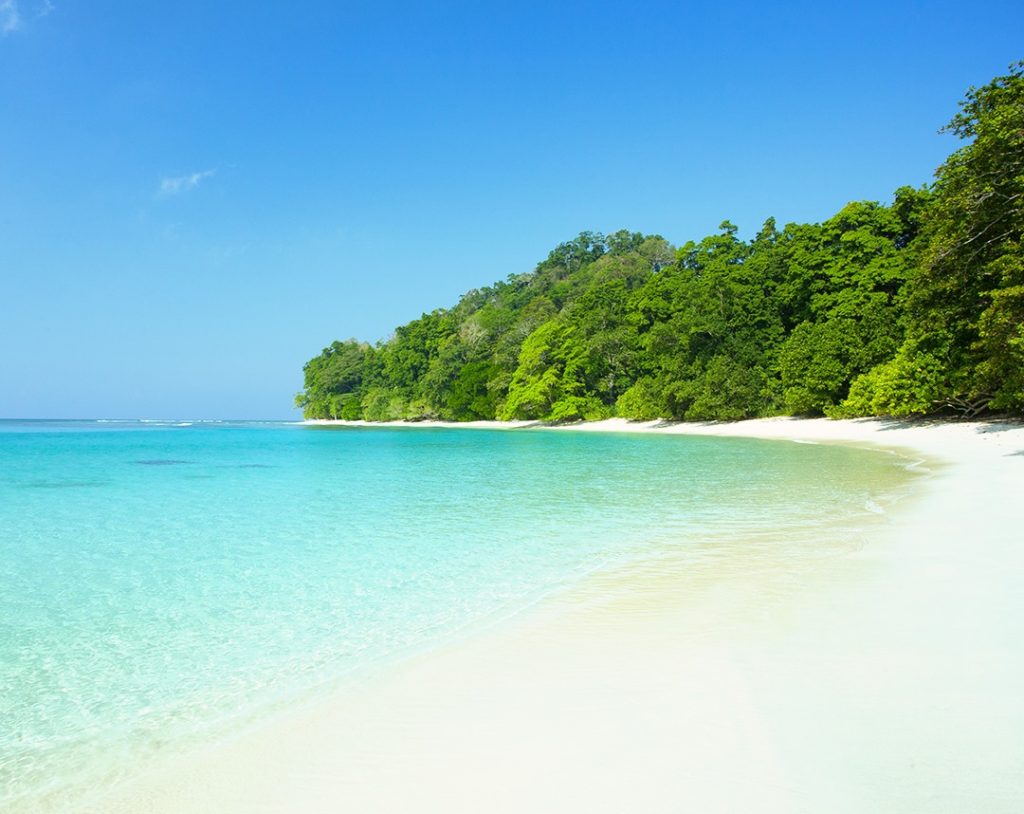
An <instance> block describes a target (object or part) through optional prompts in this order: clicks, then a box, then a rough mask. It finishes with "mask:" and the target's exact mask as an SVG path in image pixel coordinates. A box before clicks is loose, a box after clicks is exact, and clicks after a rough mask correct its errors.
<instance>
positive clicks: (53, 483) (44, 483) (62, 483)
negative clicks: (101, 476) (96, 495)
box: [21, 480, 107, 489]
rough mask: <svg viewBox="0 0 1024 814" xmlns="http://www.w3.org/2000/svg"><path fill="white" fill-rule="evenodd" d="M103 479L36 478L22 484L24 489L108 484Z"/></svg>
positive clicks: (78, 487)
mask: <svg viewBox="0 0 1024 814" xmlns="http://www.w3.org/2000/svg"><path fill="white" fill-rule="evenodd" d="M106 485H107V482H106V481H102V480H36V481H31V482H29V483H25V484H21V487H22V488H23V489H83V488H84V489H88V488H91V487H94V486H106Z"/></svg>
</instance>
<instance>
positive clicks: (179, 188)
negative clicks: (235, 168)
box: [160, 170, 216, 195]
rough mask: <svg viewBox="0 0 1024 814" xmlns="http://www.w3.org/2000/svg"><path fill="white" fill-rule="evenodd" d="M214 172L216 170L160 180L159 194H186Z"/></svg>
mask: <svg viewBox="0 0 1024 814" xmlns="http://www.w3.org/2000/svg"><path fill="white" fill-rule="evenodd" d="M215 172H216V170H203V171H202V172H192V173H189V174H188V175H178V176H175V177H169V176H168V177H166V178H161V179H160V194H161V195H180V194H181V193H182V192H188V191H189V190H191V189H195V188H196V187H197V186H199V185H200V184H201V183H202V182H203V180H205V179H206V178H209V177H210V176H211V175H213V174H214V173H215Z"/></svg>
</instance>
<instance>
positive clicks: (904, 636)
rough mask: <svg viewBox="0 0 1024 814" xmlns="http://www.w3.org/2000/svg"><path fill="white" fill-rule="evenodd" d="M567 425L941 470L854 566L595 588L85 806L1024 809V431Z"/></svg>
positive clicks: (772, 424) (728, 564)
mask: <svg viewBox="0 0 1024 814" xmlns="http://www.w3.org/2000/svg"><path fill="white" fill-rule="evenodd" d="M480 425H481V424H478V426H480ZM482 425H483V426H491V425H490V424H487V423H482ZM417 426H423V425H422V424H419V425H417ZM501 426H503V427H504V428H512V427H510V426H509V425H501ZM523 426H524V425H522V424H521V425H519V428H522V427H523ZM572 429H573V430H577V431H631V432H635V431H642V432H663V433H699V434H713V435H736V436H750V437H759V438H778V439H787V440H800V441H812V442H821V443H852V444H858V445H881V446H887V447H898V448H902V449H907V450H913V451H915V453H916V454H918V455H920V456H921V457H922V458H925V459H926V460H927V461H928V464H929V465H934V464H938V465H937V466H934V468H933V472H934V474H933V475H932V476H931V477H929V478H927V479H923V480H922V482H921V488H920V494H918V495H916V496H915V497H913V498H912V499H908V500H906V501H904V503H903V504H901V505H900V506H899V507H898V510H897V511H895V512H894V513H893V515H892V517H891V522H890V523H888V525H884V524H879V526H878V527H877V528H875V529H873V530H872V531H871V533H870V539H867V540H865V545H864V546H863V547H862V548H861V549H860V550H857V551H850V552H848V553H844V554H843V555H842V556H837V557H834V558H831V559H828V560H826V561H824V562H822V563H818V564H815V565H814V566H813V567H808V566H807V565H806V564H801V563H793V562H786V561H782V560H780V561H779V562H775V563H767V564H766V563H765V562H763V561H761V562H759V563H758V564H757V566H756V567H753V566H752V565H751V563H750V562H749V561H747V560H745V559H744V557H743V556H742V552H738V553H735V555H730V556H723V557H721V558H719V559H716V560H715V561H714V562H712V563H709V564H708V566H707V567H706V568H702V567H694V565H693V563H690V564H689V565H688V569H687V570H677V571H673V570H672V569H671V568H666V567H665V564H664V563H660V564H659V565H658V567H657V568H653V567H645V566H644V565H643V564H642V563H641V564H638V565H636V566H634V567H632V568H630V569H627V570H625V571H619V572H615V573H602V574H597V575H594V576H593V577H591V578H588V579H587V580H585V581H584V582H583V583H582V584H580V585H578V586H576V587H575V588H574V589H572V590H571V591H569V592H568V593H567V594H565V595H562V596H559V597H556V598H554V599H552V600H550V601H547V602H545V603H543V604H542V605H541V606H539V607H537V608H535V609H534V610H532V611H529V612H526V613H523V614H521V615H519V616H517V617H515V618H514V619H512V620H508V621H506V622H504V623H502V624H500V625H496V626H495V627H494V628H493V629H491V630H489V631H486V632H485V633H483V634H481V635H478V636H475V637H472V638H470V639H468V640H466V641H461V642H457V643H454V644H452V645H450V646H448V647H446V648H444V649H442V650H439V651H435V652H432V653H429V654H425V655H422V656H419V657H416V658H414V659H411V660H410V661H408V662H407V663H405V664H404V665H402V666H400V667H398V668H397V669H394V670H392V671H390V672H389V673H388V674H387V676H386V677H384V678H382V679H381V680H380V681H377V682H374V683H373V684H372V686H366V685H363V686H360V687H358V688H350V689H348V690H346V691H345V692H340V693H338V694H337V695H336V696H335V697H332V698H329V699H327V700H325V701H324V700H321V701H318V702H317V703H315V704H310V705H307V706H306V707H304V708H302V709H297V710H292V711H289V712H288V713H286V714H282V715H280V716H278V717H277V718H275V719H274V720H272V721H269V722H267V723H266V724H265V725H263V726H261V727H260V728H258V729H255V730H252V731H249V732H246V733H245V734H243V735H241V736H239V737H237V738H235V739H233V740H231V741H229V742H226V743H221V744H218V745H217V746H216V747H214V748H210V749H207V750H205V751H203V752H201V753H198V754H190V755H185V756H182V757H181V758H179V759H176V760H174V761H172V762H170V763H168V764H167V765H164V766H161V767H159V768H158V769H155V770H153V771H151V772H149V773H147V774H146V775H145V776H143V777H141V778H139V779H138V780H136V781H134V782H132V783H131V784H129V785H127V786H125V787H123V788H120V789H118V790H116V792H115V793H114V794H112V795H111V796H110V797H109V798H107V799H105V800H103V801H101V802H100V803H97V805H96V807H95V808H94V809H92V810H94V811H97V812H100V811H102V812H193V811H196V812H198V811H203V812H205V811H215V812H343V811H353V812H370V811H372V812H377V811H389V812H390V811H395V812H398V811H402V812H408V811H444V812H450V811H467V812H469V811H472V812H480V811H509V812H512V811H516V812H565V811H583V812H592V811H607V812H622V811H665V812H668V811H672V812H816V813H817V812H832V813H834V812H929V813H934V812H986V814H992V813H993V812H1019V811H1022V810H1024V737H1022V735H1021V733H1022V732H1024V691H1022V688H1024V589H1022V587H1021V586H1022V585H1024V550H1022V544H1024V425H1020V424H966V423H963V424H942V423H937V424H906V423H900V422H885V421H876V420H865V421H839V422H835V421H826V420H820V421H818V420H793V419H768V420H759V421H749V422H739V423H735V424H703V425H663V424H657V423H651V424H647V425H637V424H627V423H626V422H622V421H616V420H611V421H606V422H598V423H595V424H590V425H578V426H576V427H573V428H572ZM553 431H563V429H561V428H559V429H557V430H553Z"/></svg>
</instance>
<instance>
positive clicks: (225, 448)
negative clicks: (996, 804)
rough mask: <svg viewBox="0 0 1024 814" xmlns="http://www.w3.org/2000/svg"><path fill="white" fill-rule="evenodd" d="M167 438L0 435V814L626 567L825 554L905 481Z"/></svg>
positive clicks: (607, 440) (704, 443) (490, 441)
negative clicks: (829, 531) (763, 542)
mask: <svg viewBox="0 0 1024 814" xmlns="http://www.w3.org/2000/svg"><path fill="white" fill-rule="evenodd" d="M185 423H187V422H169V421H159V420H150V421H145V422H143V421H123V422H122V421H104V422H96V421H89V422H0V720H2V721H3V727H2V728H0V810H5V811H7V810H14V809H17V808H19V807H20V808H23V809H24V810H41V809H42V808H43V807H44V806H45V805H51V806H52V805H58V804H65V805H70V804H71V803H72V802H73V801H74V800H75V799H76V797H77V796H78V795H81V794H84V793H86V792H88V790H89V789H90V788H91V787H95V786H96V785H97V784H100V783H108V782H110V781H111V779H112V778H114V777H115V776H116V775H117V773H118V772H120V771H123V769H124V767H125V766H137V765H139V763H140V762H142V761H144V759H145V758H146V756H147V755H157V754H160V753H161V752H162V751H165V750H167V749H168V748H175V747H176V746H178V745H180V744H183V743H188V742H191V741H194V740H201V739H204V738H209V737H213V736H215V735H217V734H218V733H220V732H223V731H225V730H227V729H229V728H230V727H231V726H234V725H237V724H238V722H240V721H243V720H246V719H250V718H252V717H254V716H258V715H260V714H263V713H264V712H265V711H266V710H268V709H270V708H273V707H274V706H275V705H279V704H281V703H285V702H287V701H288V700H289V699H294V698H296V697H299V696H302V695H303V694H304V693H308V692H312V691H316V690H317V688H323V687H325V686H329V685H330V684H331V683H332V682H337V681H338V680H339V679H340V678H342V677H344V676H346V675H351V674H353V673H354V672H358V671H360V670H369V669H371V668H379V665H382V664H386V663H387V661H388V660H389V659H394V658H395V657H396V656H398V655H400V654H402V653H406V652H409V651H410V650H411V649H415V648H422V647H428V646H431V645H433V644H435V643H437V642H439V641H442V640H444V639H445V638H446V637H450V636H451V635H453V634H454V632H455V631H458V630H461V629H465V628H466V626H467V625H468V626H472V625H473V624H479V623H481V622H482V621H483V620H485V619H487V618H493V617H494V616H495V615H497V614H507V613H511V612H514V611H515V610H516V609H517V608H521V607H523V606H525V605H526V604H528V603H530V602H532V601H535V600H536V598H537V597H538V596H543V595H544V594H546V593H549V592H551V591H554V590H558V589H559V588H561V587H564V586H566V585H568V584H571V583H572V582H573V581H574V580H575V579H577V578H578V577H579V575H581V574H583V573H586V572H589V571H592V570H593V569H595V568H600V567H602V566H604V565H607V564H608V563H613V562H617V561H622V560H626V559H629V558H631V557H635V556H638V554H639V553H641V552H649V551H652V550H664V551H671V552H674V553H675V554H678V553H679V552H684V553H685V552H686V551H688V550H691V549H692V550H695V551H696V550H698V549H699V548H701V547H706V546H708V545H717V544H718V543H719V542H720V541H722V540H730V541H732V542H733V543H735V541H736V540H742V539H745V538H751V539H753V538H754V537H756V536H757V535H759V534H763V533H764V531H765V530H766V529H772V530H774V532H776V537H775V538H774V539H788V538H790V537H791V538H792V540H793V541H794V544H799V545H802V546H821V547H824V548H826V549H827V547H828V545H831V544H832V543H829V542H827V541H825V542H822V541H821V540H820V539H819V537H820V535H815V534H814V533H812V532H813V530H814V529H815V528H820V524H821V523H822V521H823V520H825V519H829V520H831V521H834V522H835V521H838V524H839V526H840V527H841V526H842V524H843V523H846V524H847V525H849V526H850V527H851V528H853V527H856V526H857V524H858V523H860V522H861V521H862V518H864V517H865V516H866V515H871V513H872V512H874V511H875V510H876V508H880V507H882V506H883V505H884V504H885V502H886V501H887V500H889V499H891V497H892V495H893V494H895V493H896V492H897V491H898V489H899V487H900V486H901V484H904V483H905V482H906V481H907V479H908V478H909V477H910V475H908V473H907V472H906V470H905V467H904V466H903V463H904V462H902V461H901V459H899V458H897V457H895V456H891V455H881V454H877V453H872V452H866V451H861V450H854V449H848V448H843V447H834V446H829V445H799V446H798V445H794V444H777V443H772V442H761V441H749V440H743V439H719V438H692V437H649V436H616V435H599V434H590V433H585V434H584V433H580V434H575V433H545V432H537V431H511V432H510V431H483V430H446V429H416V430H407V429H403V430H388V429H369V430H352V429H337V428H323V427H303V426H296V425H294V424H290V423H279V424H274V423H272V422H260V423H259V424H240V423H231V422H225V423H206V422H198V421H196V422H194V423H191V425H190V426H182V425H183V424H185ZM175 424H177V425H178V426H173V425H175ZM835 527H836V526H835V525H834V526H833V528H835ZM808 530H811V531H808ZM780 533H781V537H780V536H779V534H780Z"/></svg>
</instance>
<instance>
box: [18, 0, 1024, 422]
mask: <svg viewBox="0 0 1024 814" xmlns="http://www.w3.org/2000/svg"><path fill="white" fill-rule="evenodd" d="M762 8H763V7H762V6H754V5H753V4H741V5H740V6H737V7H731V8H729V9H722V8H720V7H718V6H714V5H712V4H710V3H702V4H697V5H694V6H690V7H688V8H686V9H679V8H676V7H673V6H671V5H670V4H661V3H648V4H644V5H643V6H642V7H640V8H637V7H635V6H629V7H626V6H616V5H613V4H602V5H600V6H594V5H593V4H590V5H586V6H584V5H582V4H570V5H566V6H562V7H560V8H558V9H556V10H546V9H544V10H542V9H541V8H540V7H539V6H535V5H529V6H522V5H516V6H514V7H513V6H496V7H493V8H488V9H480V8H477V7H473V6H472V5H471V4H456V5H454V6H450V7H445V8H443V9H425V8H422V7H417V6H414V5H411V4H397V5H395V6H389V7H388V8H386V9H380V8H376V7H370V6H355V7H351V8H345V9H339V8H336V7H335V6H334V5H333V4H329V3H314V4H312V5H311V6H309V7H307V8H304V9H303V10H302V12H301V13H293V14H291V15H290V16H283V17H282V16H281V15H276V14H274V13H272V12H270V11H265V10H261V9H252V8H249V7H248V6H241V5H240V4H238V5H234V4H227V5H224V6H220V7H217V8H207V7H205V6H204V5H203V4H199V3H185V4H177V5H176V6H175V7H174V8H173V9H171V8H168V9H157V10H151V9H150V10H143V9H138V8H128V9H125V8H120V7H116V6H115V5H114V4H109V3H108V4H99V5H97V4H90V5H88V6H86V5H85V4H82V3H74V2H68V3H64V2H53V3H49V2H42V0H40V2H30V1H29V0H17V2H13V1H12V2H8V3H5V4H3V5H2V6H0V32H2V33H0V98H3V99H4V101H5V105H6V106H7V109H8V111H9V113H8V121H7V126H6V127H5V128H4V130H3V132H0V150H2V151H3V154H4V155H5V157H6V158H7V161H6V162H5V166H4V167H3V168H2V169H0V173H2V175H0V180H2V183H0V223H2V224H3V233H4V240H2V241H0V268H3V269H4V270H5V271H6V272H7V273H6V274H5V279H4V297H3V302H4V306H3V308H2V310H0V326H2V327H0V342H2V344H3V347H4V352H3V354H0V417H3V418H5V419H10V420H33V419H39V420H47V419H48V420H100V419H108V420H114V419H116V417H117V416H119V415H158V414H159V415H174V416H188V415H203V416H205V417H206V418H205V419H188V418H176V419H175V418H168V419H154V420H167V421H172V420H216V419H221V420H228V421H231V420H234V421H242V420H265V421H278V420H283V421H288V420H297V419H298V418H299V415H298V411H297V410H296V409H295V408H293V406H292V397H293V395H294V394H295V393H296V392H297V391H298V390H299V389H300V387H301V382H302V365H303V363H304V362H306V361H307V360H308V359H309V358H310V357H312V356H314V355H315V354H317V353H318V352H319V351H320V349H321V348H323V347H325V346H327V345H329V344H330V342H332V341H333V340H336V339H344V338H346V337H349V336H354V337H358V338H359V339H361V340H365V341H369V342H375V341H378V340H380V339H382V338H384V337H385V336H387V335H388V334H389V333H390V332H391V331H392V330H393V329H394V328H395V327H396V326H397V325H400V324H404V323H406V322H408V321H409V320H411V319H414V318H416V317H418V316H419V315H420V314H421V313H423V312H429V311H431V310H433V309H435V308H441V307H448V306H450V305H451V304H453V303H454V302H455V301H456V300H457V298H458V297H459V295H461V294H462V293H463V292H465V291H467V290H469V289H472V288H476V287H480V286H484V285H488V284H490V283H492V282H494V281H497V280H503V279H505V278H506V277H507V276H508V275H509V274H514V273H523V272H528V271H530V270H532V269H533V267H534V266H535V264H536V263H537V262H538V261H540V260H542V259H543V258H544V257H545V256H546V254H547V252H548V251H549V250H550V249H552V248H554V247H555V246H556V245H557V244H558V243H560V242H562V241H565V240H570V239H572V238H573V237H574V236H575V235H576V234H577V233H579V232H580V231H584V230H593V231H602V232H606V233H609V232H613V231H615V230H617V229H620V228H627V229H630V230H637V231H642V232H644V233H659V234H661V235H663V236H664V237H665V238H666V239H667V240H669V241H671V242H672V243H674V244H676V245H679V244H681V243H683V242H685V241H686V240H689V239H699V238H700V237H701V236H703V235H705V234H709V233H713V232H715V231H716V229H717V224H718V223H719V222H721V221H722V220H723V219H729V220H731V221H732V222H734V223H737V224H738V225H739V227H740V234H741V235H743V236H745V237H749V236H751V235H753V233H754V232H756V230H757V229H758V228H759V227H760V225H761V223H763V222H764V220H765V219H767V218H768V217H776V218H777V220H778V222H779V223H780V224H782V223H787V222H818V221H821V220H823V219H825V218H827V217H829V216H830V215H832V214H834V213H835V212H836V211H837V210H838V209H839V208H841V207H842V206H843V205H844V204H845V203H847V202H848V201H853V200H880V201H888V200H890V199H891V196H892V193H893V192H894V191H895V189H896V188H897V187H900V186H903V185H910V186H915V187H916V186H921V185H923V184H928V183H930V182H931V180H932V173H933V172H934V170H935V168H936V167H937V166H938V165H939V164H940V163H941V161H942V160H944V159H945V157H946V156H948V155H949V154H950V153H951V152H953V150H955V149H956V148H957V147H958V146H959V142H957V141H956V140H955V139H954V138H953V137H951V136H948V135H938V134H937V130H938V129H939V128H940V127H942V126H943V125H944V124H945V123H946V122H948V121H949V120H950V118H952V116H953V115H954V114H955V113H956V111H957V103H958V101H959V100H960V99H961V98H962V97H963V95H964V93H965V91H966V90H967V89H968V87H969V86H971V85H980V84H984V83H985V82H987V81H988V80H989V79H991V78H992V77H993V76H995V75H997V74H1000V73H1002V72H1004V71H1005V70H1006V67H1007V65H1008V64H1009V63H1011V62H1013V61H1015V60H1017V59H1020V58H1021V57H1022V56H1024V54H1022V53H1021V51H1020V47H1019V42H1017V39H1018V37H1016V36H1015V35H1014V33H1013V32H1014V31H1019V30H1020V28H1021V25H1019V24H1014V23H1013V20H1015V19H1016V20H1017V21H1018V23H1021V24H1024V9H1022V8H1021V7H1020V6H1019V5H1018V4H1011V3H1001V2H993V3H988V4H986V5H985V9H986V13H984V14H975V15H970V16H969V17H965V16H964V15H963V14H962V10H961V8H960V6H958V5H954V4H952V3H937V4H931V5H929V6H928V7H927V8H921V7H919V6H918V5H916V4H913V3H896V4H893V3H887V4H885V5H883V4H881V3H873V4H870V5H869V6H865V7H864V8H861V9H858V12H857V13H856V14H855V15H852V16H851V15H850V14H849V13H847V12H845V11H842V10H833V9H831V8H821V7H818V6H812V5H810V4H797V5H792V6H787V7H786V8H783V9H778V10H776V11H775V13H774V14H773V16H772V17H771V18H770V19H765V18H764V15H763V14H759V13H758V12H759V11H761V10H762ZM993 18H995V19H999V20H1001V21H1002V23H1003V24H1002V25H999V26H992V25H991V22H990V21H991V19H993ZM566 32H571V34H572V36H569V37H567V36H566ZM964 42H983V43H984V44H985V47H984V49H981V48H978V49H974V51H972V50H971V49H967V48H964V47H963V46H962V44H963V43H964ZM907 88H912V92H908V91H907ZM69 404H70V405H74V409H70V410H69V407H68V405H69ZM69 412H70V413H74V414H78V415H81V416H89V415H93V416H99V418H93V419H90V418H79V419H68V418H62V417H61V416H66V415H67V414H68V413H69ZM228 416H240V417H237V418H228ZM278 416H279V417H278ZM123 420H139V419H123Z"/></svg>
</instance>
